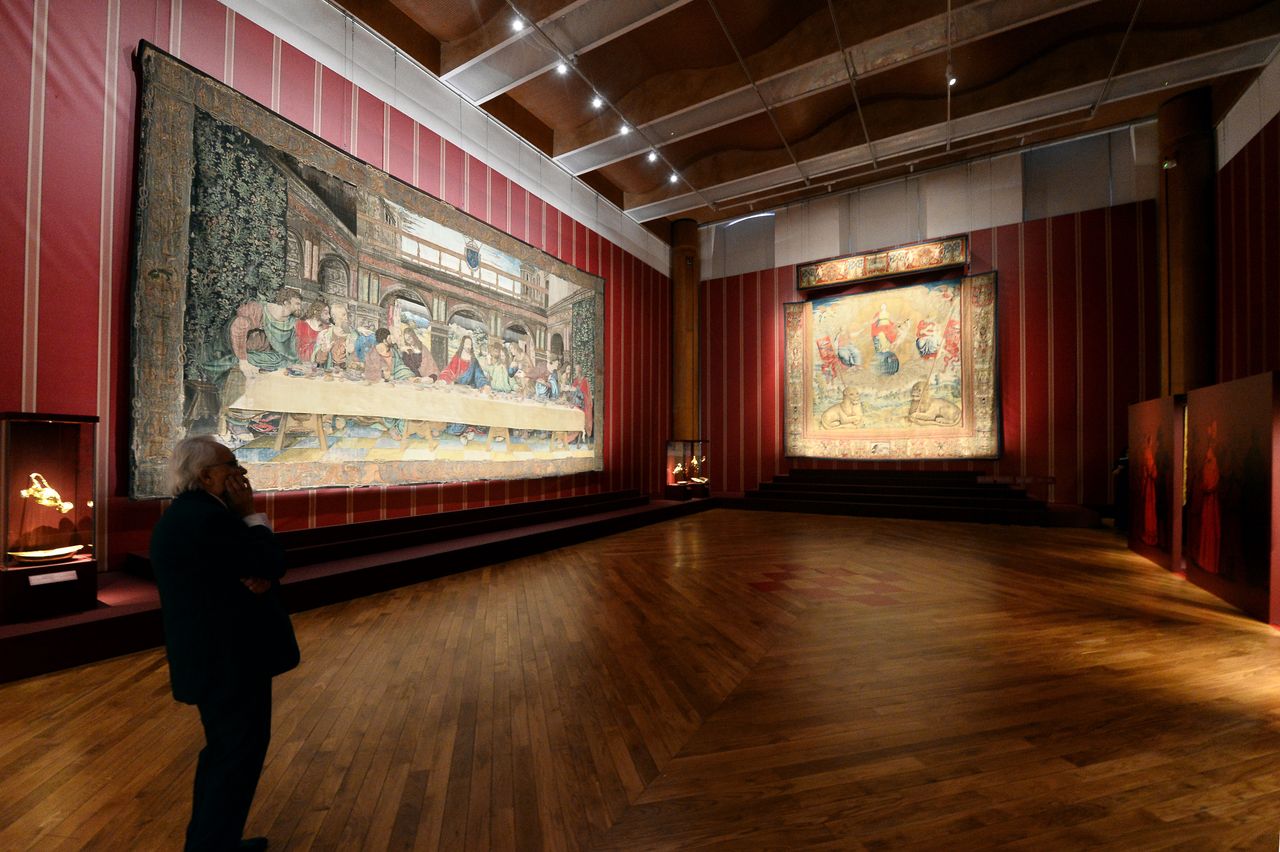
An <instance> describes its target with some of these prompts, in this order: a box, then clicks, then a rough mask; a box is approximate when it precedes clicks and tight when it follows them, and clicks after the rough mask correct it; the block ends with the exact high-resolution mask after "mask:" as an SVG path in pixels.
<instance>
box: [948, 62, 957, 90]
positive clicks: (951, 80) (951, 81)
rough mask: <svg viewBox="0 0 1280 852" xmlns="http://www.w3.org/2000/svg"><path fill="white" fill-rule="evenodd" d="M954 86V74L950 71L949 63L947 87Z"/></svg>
mask: <svg viewBox="0 0 1280 852" xmlns="http://www.w3.org/2000/svg"><path fill="white" fill-rule="evenodd" d="M955 84H956V72H955V71H953V70H951V63H950V62H948V63H947V85H948V86H954V85H955Z"/></svg>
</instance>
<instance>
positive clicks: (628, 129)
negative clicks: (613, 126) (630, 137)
mask: <svg viewBox="0 0 1280 852" xmlns="http://www.w3.org/2000/svg"><path fill="white" fill-rule="evenodd" d="M630 132H631V125H629V124H624V125H622V126H621V127H619V128H618V133H620V134H622V135H623V136H626V135H627V134H628V133H630Z"/></svg>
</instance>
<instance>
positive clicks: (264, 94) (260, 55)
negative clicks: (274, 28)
mask: <svg viewBox="0 0 1280 852" xmlns="http://www.w3.org/2000/svg"><path fill="white" fill-rule="evenodd" d="M231 37H232V39H233V41H232V50H231V68H230V69H229V72H230V73H228V74H227V75H226V76H227V78H228V79H227V83H228V85H230V86H232V87H234V88H235V89H236V90H237V91H240V92H243V93H244V94H246V95H248V96H249V97H251V98H253V99H254V100H255V101H257V102H258V103H260V104H262V105H263V106H266V107H268V108H270V107H271V90H272V86H273V83H274V81H275V74H274V66H275V56H274V53H275V51H274V50H273V45H274V43H275V37H274V36H273V35H271V33H269V32H267V31H266V30H264V29H263V28H262V27H260V26H258V25H257V24H255V23H253V22H252V21H248V20H245V19H244V18H241V17H238V16H237V17H236V18H235V21H234V23H233V30H232V34H231Z"/></svg>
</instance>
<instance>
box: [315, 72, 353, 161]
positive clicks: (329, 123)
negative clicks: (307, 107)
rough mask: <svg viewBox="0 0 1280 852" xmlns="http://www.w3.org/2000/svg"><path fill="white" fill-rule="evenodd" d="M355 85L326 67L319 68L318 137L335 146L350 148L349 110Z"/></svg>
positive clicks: (351, 106)
mask: <svg viewBox="0 0 1280 852" xmlns="http://www.w3.org/2000/svg"><path fill="white" fill-rule="evenodd" d="M354 91H355V86H354V85H352V83H351V81H350V80H347V79H346V78H345V77H342V76H340V75H339V74H337V73H336V72H334V71H330V70H329V69H328V68H322V69H321V70H320V124H319V126H320V132H319V136H320V138H322V139H324V140H325V141H326V142H328V143H329V144H330V145H333V146H334V147H335V148H341V149H342V150H344V151H351V150H352V143H353V140H352V137H351V111H352V109H353V107H354V104H353V103H352V98H351V95H352V92H354Z"/></svg>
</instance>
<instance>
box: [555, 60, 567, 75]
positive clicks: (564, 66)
mask: <svg viewBox="0 0 1280 852" xmlns="http://www.w3.org/2000/svg"><path fill="white" fill-rule="evenodd" d="M556 73H557V74H559V75H560V76H561V77H563V76H564V75H565V74H568V73H569V66H568V65H567V64H566V63H564V62H561V63H560V64H559V65H557V66H556Z"/></svg>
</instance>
